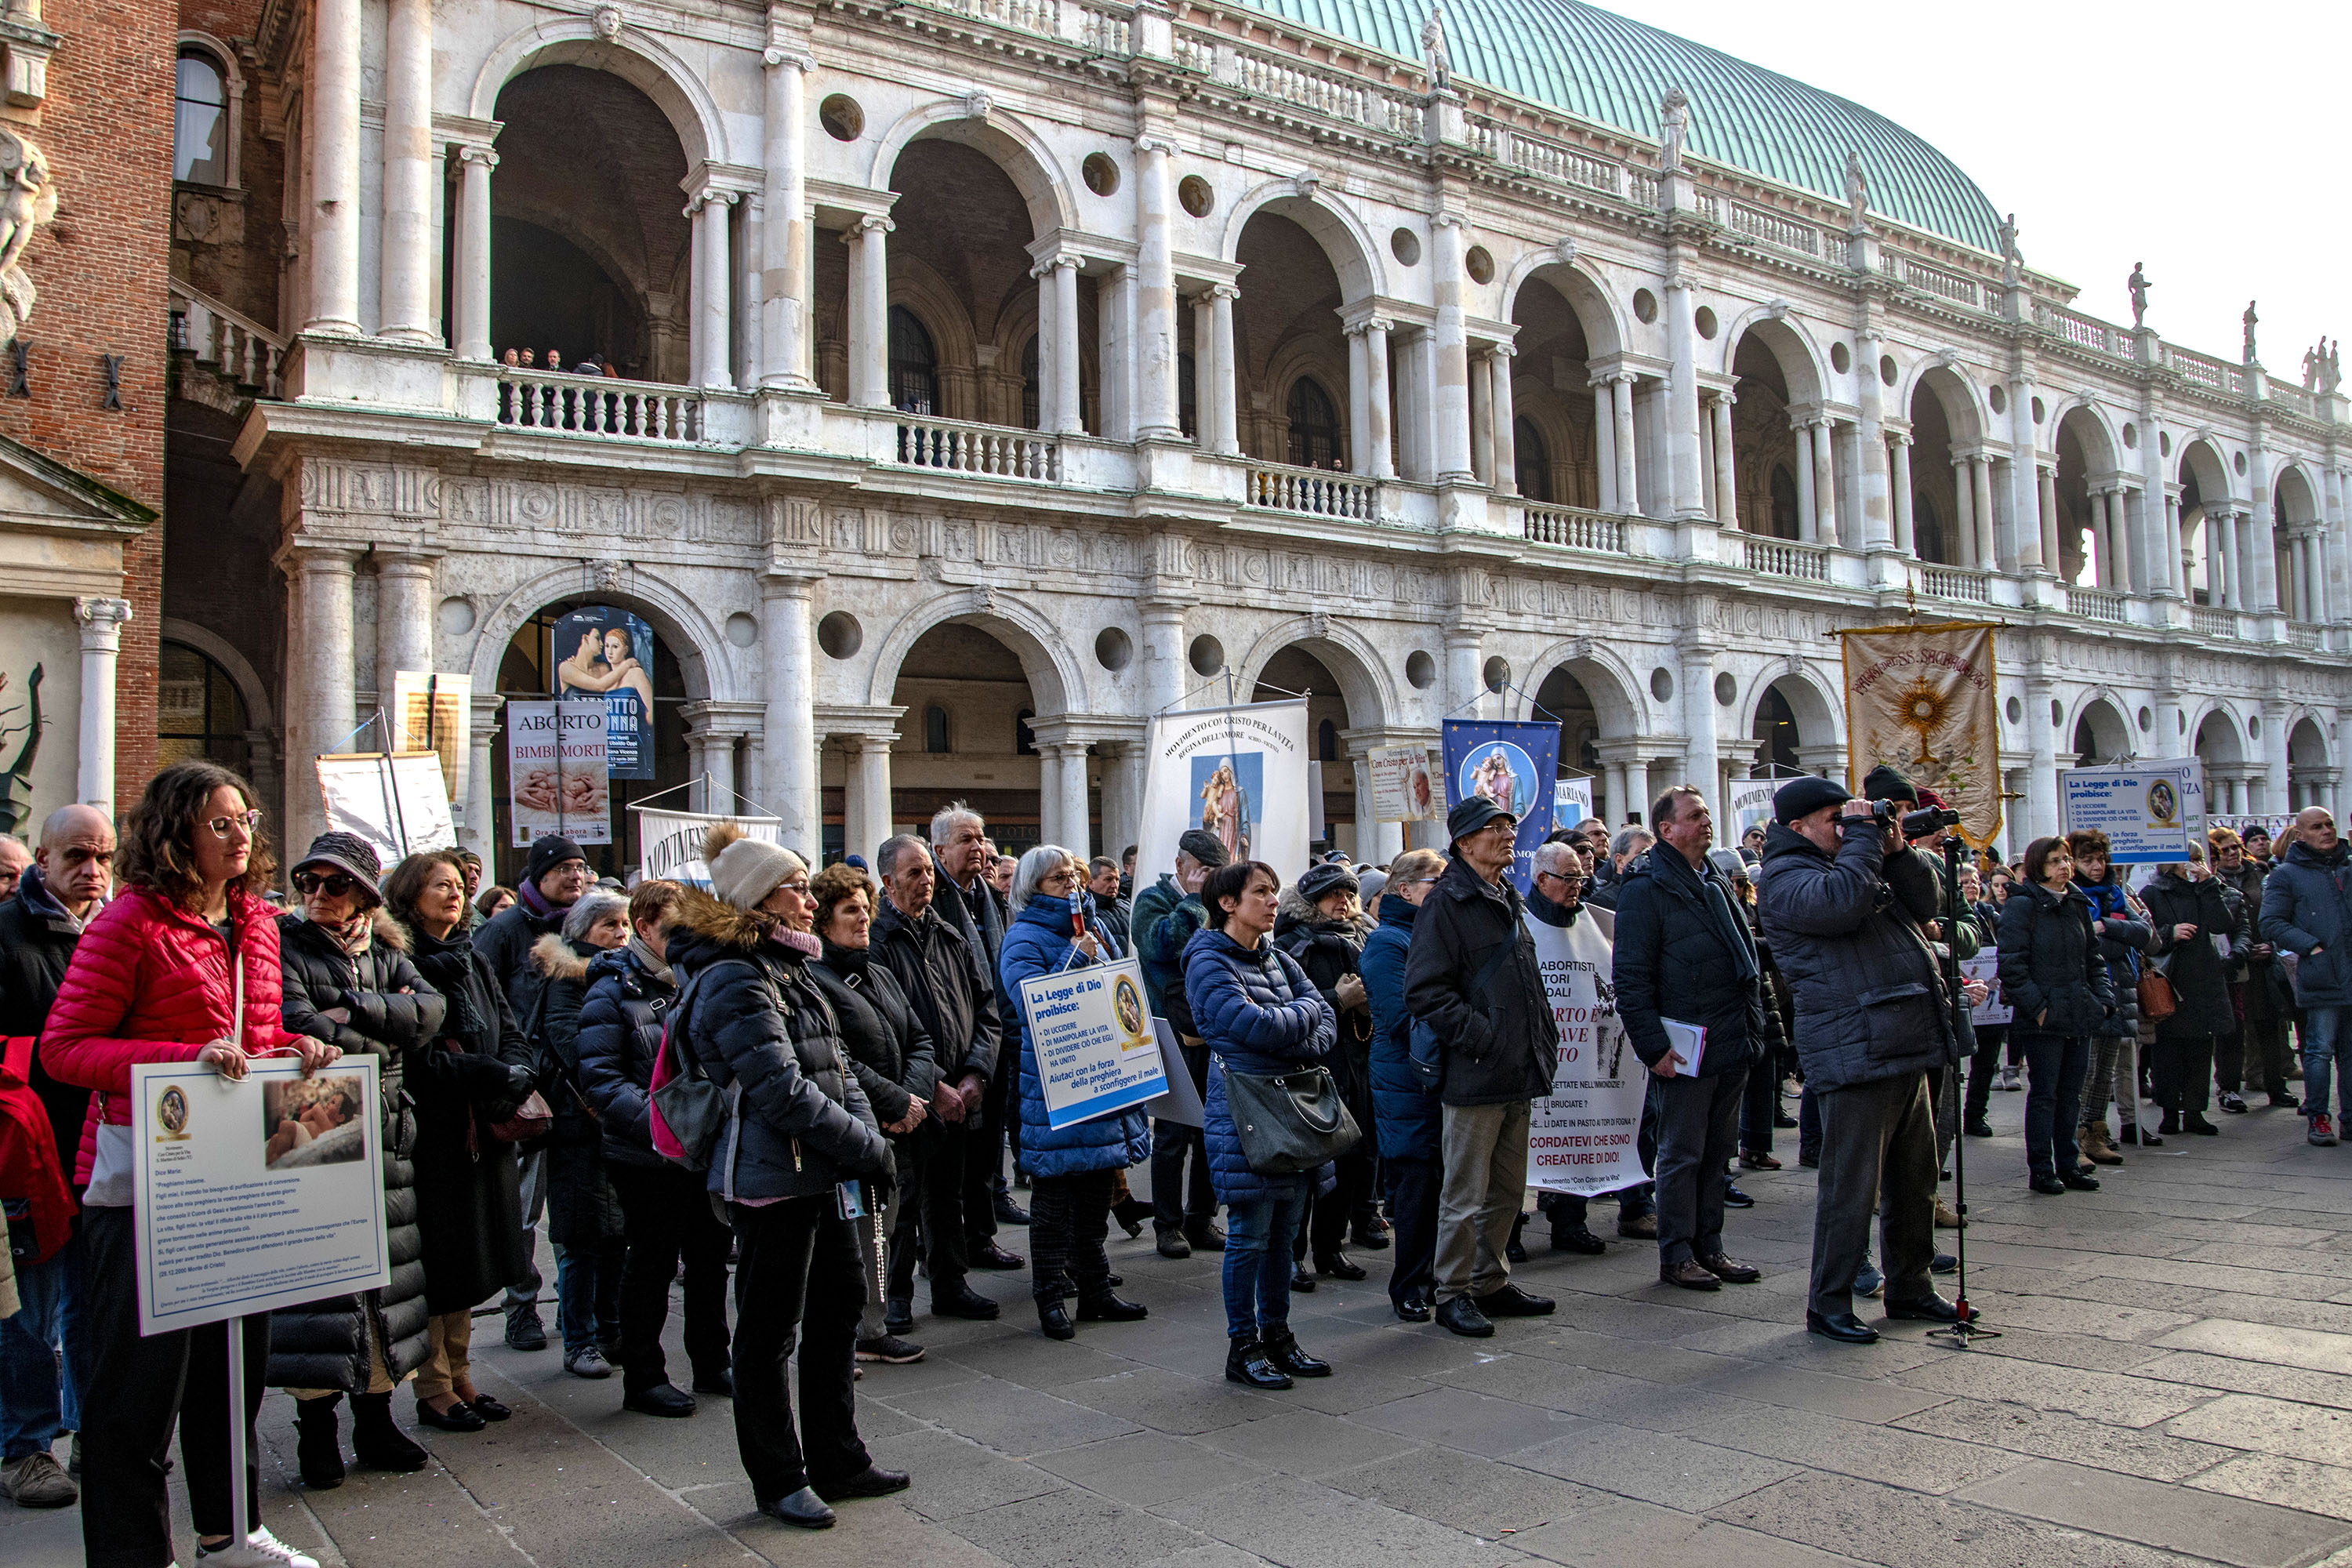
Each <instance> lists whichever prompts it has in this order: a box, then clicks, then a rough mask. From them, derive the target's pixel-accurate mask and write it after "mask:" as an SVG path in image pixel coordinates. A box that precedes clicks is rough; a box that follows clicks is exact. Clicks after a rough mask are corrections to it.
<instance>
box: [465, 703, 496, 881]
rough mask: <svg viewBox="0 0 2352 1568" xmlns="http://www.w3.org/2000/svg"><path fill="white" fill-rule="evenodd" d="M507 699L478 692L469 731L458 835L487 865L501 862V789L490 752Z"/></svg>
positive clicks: (494, 742)
mask: <svg viewBox="0 0 2352 1568" xmlns="http://www.w3.org/2000/svg"><path fill="white" fill-rule="evenodd" d="M504 701H505V699H504V698H501V697H499V696H498V695H497V694H496V693H492V694H489V695H487V696H485V695H483V694H481V693H479V692H477V693H476V694H475V696H474V702H473V709H474V710H473V713H472V714H471V715H470V717H471V719H472V723H471V724H470V725H469V726H468V727H467V742H468V744H467V758H466V821H465V826H464V830H463V831H462V832H461V833H460V834H459V835H458V837H459V839H460V840H461V841H462V842H463V843H464V844H465V846H466V847H467V848H468V849H471V850H472V851H473V852H474V853H475V854H477V855H479V856H480V857H481V858H482V864H483V865H484V866H485V867H489V866H494V865H496V864H497V863H498V862H497V857H498V851H499V820H498V809H499V808H498V791H497V789H496V788H495V787H494V784H493V781H492V780H491V778H490V752H491V748H492V747H494V746H495V745H497V744H498V739H499V728H500V726H499V707H500V706H501V705H502V704H503V703H504Z"/></svg>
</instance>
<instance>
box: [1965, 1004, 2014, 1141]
mask: <svg viewBox="0 0 2352 1568" xmlns="http://www.w3.org/2000/svg"><path fill="white" fill-rule="evenodd" d="M2008 1044H2009V1026H2008V1025H2006V1024H1986V1025H1983V1026H1979V1028H1978V1030H1977V1048H1976V1054H1975V1055H1974V1056H1973V1057H1971V1058H1969V1084H1968V1089H1966V1090H1965V1104H1964V1106H1963V1110H1962V1115H1961V1120H1962V1121H1964V1122H1967V1121H1979V1120H1981V1119H1982V1118H1983V1116H1984V1113H1985V1110H1986V1109H1987V1107H1989V1106H1990V1104H1991V1103H1992V1086H1993V1085H1994V1084H1996V1083H1998V1082H2000V1053H2001V1048H2002V1047H2004V1046H2006V1045H2008Z"/></svg>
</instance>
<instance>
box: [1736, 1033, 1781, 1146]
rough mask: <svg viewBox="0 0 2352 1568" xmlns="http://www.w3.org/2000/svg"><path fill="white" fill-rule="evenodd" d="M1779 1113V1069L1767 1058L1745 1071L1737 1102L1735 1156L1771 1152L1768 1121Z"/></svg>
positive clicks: (1770, 1126) (1762, 1058)
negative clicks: (1738, 1153) (1745, 1082)
mask: <svg viewBox="0 0 2352 1568" xmlns="http://www.w3.org/2000/svg"><path fill="white" fill-rule="evenodd" d="M1778 1115H1780V1068H1779V1067H1778V1066H1777V1065H1775V1064H1774V1063H1773V1061H1772V1060H1771V1058H1769V1057H1760V1056H1759V1057H1758V1058H1756V1059H1755V1060H1754V1061H1753V1062H1750V1063H1749V1064H1748V1087H1747V1089H1745V1090H1744V1091H1743V1092H1742V1094H1741V1096H1740V1100H1739V1152H1741V1153H1743V1154H1769V1153H1770V1152H1772V1119H1773V1118H1774V1117H1776V1116H1778Z"/></svg>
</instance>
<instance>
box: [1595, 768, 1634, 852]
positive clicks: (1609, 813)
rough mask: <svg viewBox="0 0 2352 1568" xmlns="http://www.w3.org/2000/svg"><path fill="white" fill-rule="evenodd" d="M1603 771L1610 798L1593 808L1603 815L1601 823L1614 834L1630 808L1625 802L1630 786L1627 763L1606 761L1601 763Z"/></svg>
mask: <svg viewBox="0 0 2352 1568" xmlns="http://www.w3.org/2000/svg"><path fill="white" fill-rule="evenodd" d="M1601 773H1602V774H1603V775H1604V777H1605V778H1606V781H1607V784H1608V790H1609V798H1608V799H1606V800H1603V801H1601V802H1599V803H1598V804H1597V805H1595V806H1594V808H1593V809H1594V810H1596V811H1597V812H1599V813H1600V815H1601V826H1603V827H1606V828H1608V829H1609V830H1610V831H1611V833H1612V834H1613V833H1615V831H1616V830H1617V826H1618V825H1619V824H1621V823H1622V822H1623V821H1624V820H1625V813H1626V811H1627V809H1628V807H1627V805H1626V804H1625V802H1626V794H1625V792H1626V789H1627V788H1628V785H1627V784H1626V782H1625V777H1626V775H1625V764H1624V763H1602V764H1601Z"/></svg>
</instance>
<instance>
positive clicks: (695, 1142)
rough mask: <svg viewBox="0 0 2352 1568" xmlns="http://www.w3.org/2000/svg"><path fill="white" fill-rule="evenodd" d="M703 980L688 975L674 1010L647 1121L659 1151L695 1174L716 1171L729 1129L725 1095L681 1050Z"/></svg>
mask: <svg viewBox="0 0 2352 1568" xmlns="http://www.w3.org/2000/svg"><path fill="white" fill-rule="evenodd" d="M701 979H702V975H701V974H699V973H697V974H694V975H690V976H688V979H687V982H686V989H685V990H683V991H681V992H680V993H679V994H678V998H677V1005H674V1006H672V1007H671V1008H670V1010H669V1023H668V1025H667V1027H665V1028H664V1029H663V1030H662V1043H661V1051H660V1053H659V1054H658V1055H656V1057H655V1058H654V1070H653V1076H652V1081H651V1084H650V1085H649V1087H648V1089H647V1092H646V1122H647V1123H648V1124H649V1126H650V1129H651V1131H652V1133H653V1144H654V1152H656V1153H657V1154H659V1155H660V1156H661V1157H662V1158H663V1159H665V1160H667V1161H668V1162H669V1163H672V1164H674V1165H682V1166H684V1167H685V1168H686V1169H688V1170H689V1171H707V1170H709V1168H710V1151H711V1149H712V1147H713V1146H714V1145H716V1144H717V1143H718V1142H719V1133H720V1132H721V1131H724V1130H725V1128H726V1126H727V1096H726V1093H725V1091H724V1090H722V1089H719V1086H718V1085H717V1084H715V1083H713V1082H711V1081H710V1079H709V1078H708V1077H706V1076H704V1074H703V1071H702V1067H701V1064H700V1063H698V1062H697V1061H695V1060H694V1058H693V1057H692V1056H691V1055H690V1054H689V1053H688V1052H687V1051H685V1050H683V1049H681V1048H680V1047H679V1045H678V1031H679V1029H680V1027H681V1026H682V1025H683V1023H684V1020H685V1018H686V1009H687V1003H688V999H689V998H691V997H692V996H693V994H694V988H695V986H696V984H698V983H699V982H700V980H701Z"/></svg>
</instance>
